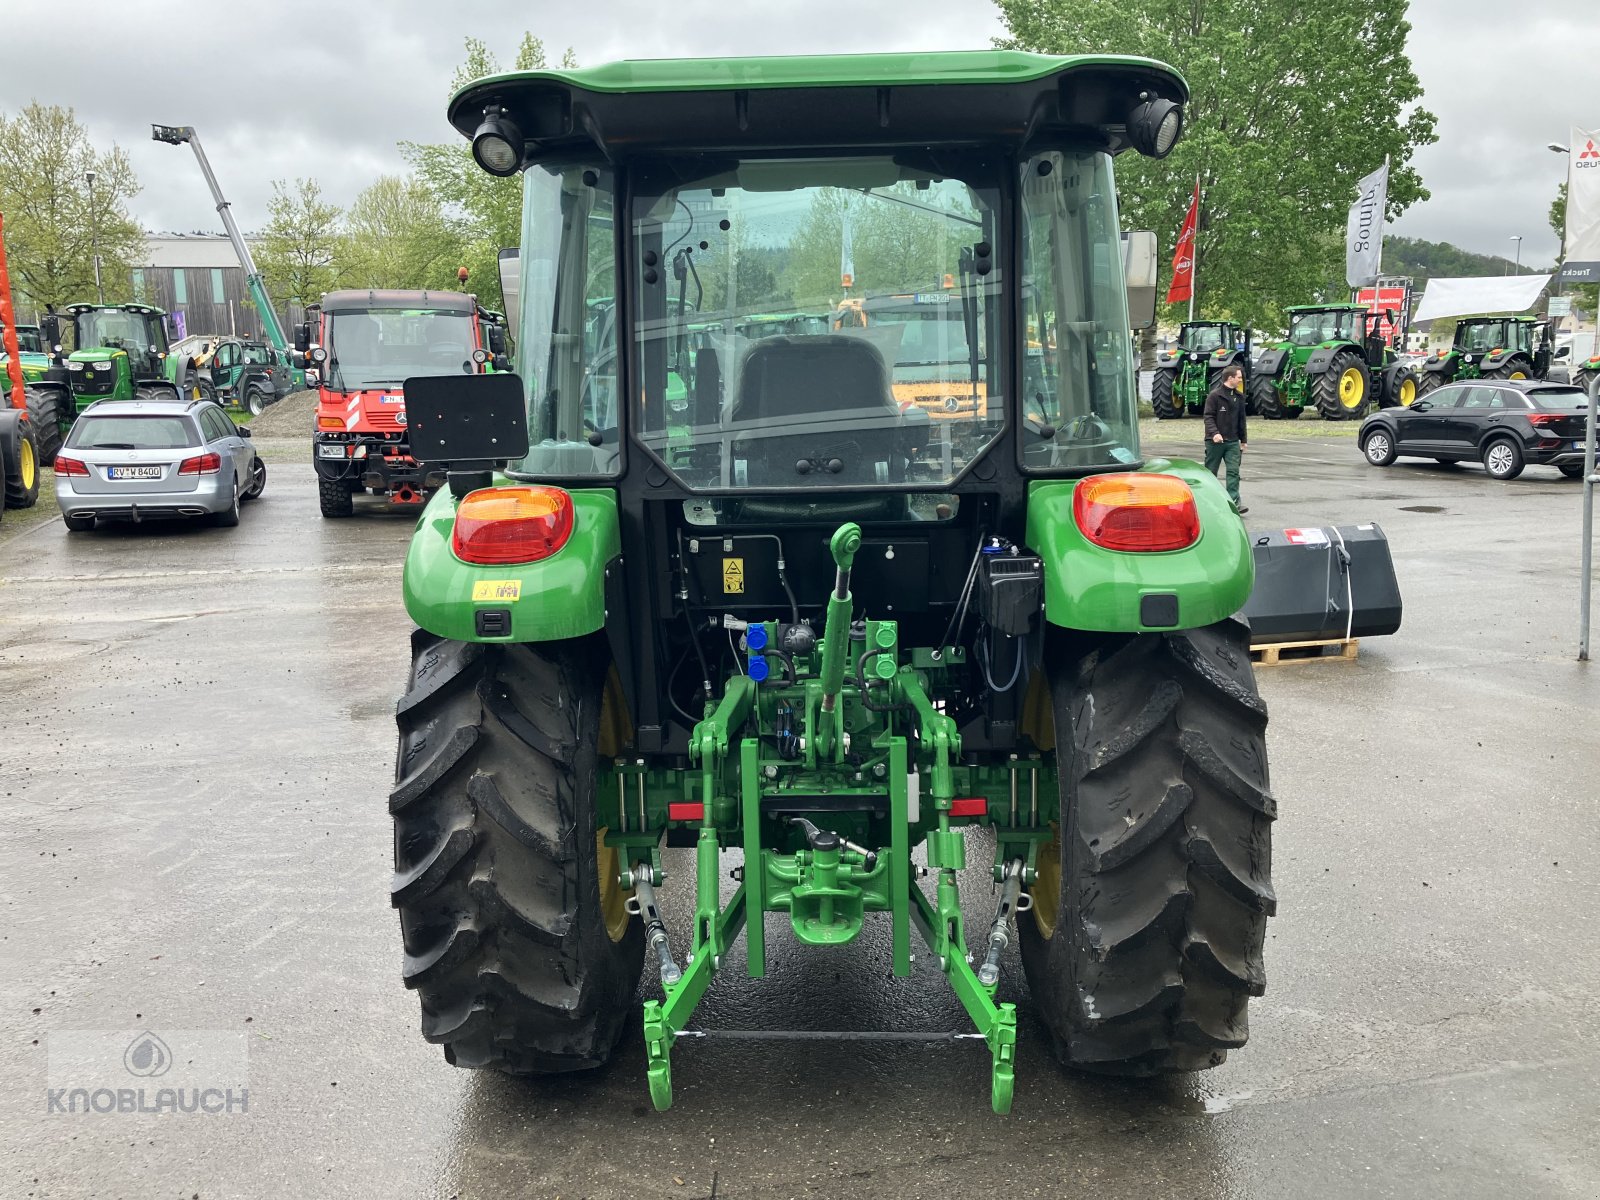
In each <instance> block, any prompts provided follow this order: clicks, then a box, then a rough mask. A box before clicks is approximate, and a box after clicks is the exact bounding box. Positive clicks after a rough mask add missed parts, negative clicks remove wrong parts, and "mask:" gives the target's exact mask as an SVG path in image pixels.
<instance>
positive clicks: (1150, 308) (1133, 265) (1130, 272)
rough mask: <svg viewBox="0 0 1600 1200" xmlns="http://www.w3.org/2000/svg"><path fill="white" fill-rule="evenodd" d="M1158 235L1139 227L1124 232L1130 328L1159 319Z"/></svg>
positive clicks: (1123, 251)
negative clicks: (1157, 317)
mask: <svg viewBox="0 0 1600 1200" xmlns="http://www.w3.org/2000/svg"><path fill="white" fill-rule="evenodd" d="M1156 255H1157V247H1156V235H1155V234H1154V233H1152V232H1151V231H1150V230H1148V229H1136V230H1134V231H1133V232H1132V233H1124V234H1123V235H1122V270H1123V274H1124V276H1125V277H1126V279H1127V285H1128V328H1130V329H1149V328H1151V327H1152V326H1154V325H1155V323H1156Z"/></svg>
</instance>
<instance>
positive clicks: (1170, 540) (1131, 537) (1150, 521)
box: [1072, 473, 1200, 552]
mask: <svg viewBox="0 0 1600 1200" xmlns="http://www.w3.org/2000/svg"><path fill="white" fill-rule="evenodd" d="M1072 518H1073V520H1075V521H1076V522H1077V523H1078V528H1079V529H1080V530H1082V531H1083V536H1084V537H1086V538H1088V539H1089V540H1090V541H1091V542H1093V543H1094V544H1095V545H1097V546H1104V547H1105V548H1106V549H1107V550H1131V551H1144V552H1152V551H1158V550H1182V549H1185V548H1186V547H1189V546H1192V545H1194V544H1195V543H1196V542H1197V541H1199V540H1200V513H1199V512H1198V511H1197V510H1196V508H1195V504H1194V493H1193V492H1192V491H1190V490H1189V485H1188V484H1187V483H1185V482H1184V481H1183V480H1181V479H1179V478H1178V477H1177V476H1176V475H1157V474H1144V473H1138V474H1132V473H1130V474H1126V475H1095V476H1092V477H1090V478H1088V479H1085V480H1084V481H1083V482H1082V483H1080V484H1079V485H1078V489H1077V491H1076V492H1074V493H1073V495H1072Z"/></svg>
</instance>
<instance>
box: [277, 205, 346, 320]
mask: <svg viewBox="0 0 1600 1200" xmlns="http://www.w3.org/2000/svg"><path fill="white" fill-rule="evenodd" d="M341 216H342V213H341V211H340V209H339V206H338V205H336V204H330V203H328V202H327V201H325V200H323V198H322V187H321V185H320V184H318V183H317V181H316V180H315V179H297V180H296V181H295V183H294V186H293V187H290V185H289V183H288V181H287V180H283V179H279V180H275V181H274V182H273V184H272V199H271V200H270V201H268V203H267V225H266V228H265V229H264V230H262V235H261V241H260V244H259V247H258V253H257V255H256V265H257V266H259V267H260V268H261V274H262V276H263V277H264V278H265V279H266V282H267V291H268V292H269V294H271V296H272V298H273V300H274V301H275V302H277V303H278V304H279V305H280V306H285V307H286V306H287V305H288V304H289V303H290V302H294V303H298V304H312V303H314V302H315V301H316V300H317V298H318V297H320V296H321V295H322V293H323V292H326V291H328V290H329V289H330V288H332V287H334V286H335V285H336V283H337V281H338V272H337V270H336V269H335V266H334V258H335V254H336V252H337V250H338V246H339V219H340V217H341Z"/></svg>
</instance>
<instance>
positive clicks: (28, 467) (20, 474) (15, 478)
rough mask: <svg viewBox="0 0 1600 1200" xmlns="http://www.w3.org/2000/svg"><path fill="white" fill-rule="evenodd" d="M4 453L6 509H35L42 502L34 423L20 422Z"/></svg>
mask: <svg viewBox="0 0 1600 1200" xmlns="http://www.w3.org/2000/svg"><path fill="white" fill-rule="evenodd" d="M4 452H5V456H6V473H5V494H6V507H7V508H32V507H33V506H34V505H35V504H37V503H38V502H39V443H38V441H37V440H36V439H35V437H34V433H33V423H32V422H31V421H26V422H25V421H22V420H20V419H19V420H18V422H17V430H16V434H15V435H14V436H13V437H12V438H10V439H9V440H8V443H7V445H6V447H5V451H4Z"/></svg>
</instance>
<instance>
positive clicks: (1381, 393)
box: [1246, 304, 1417, 421]
mask: <svg viewBox="0 0 1600 1200" xmlns="http://www.w3.org/2000/svg"><path fill="white" fill-rule="evenodd" d="M1286 311H1287V312H1288V314H1289V336H1288V338H1287V339H1286V340H1284V341H1282V342H1279V343H1278V344H1276V345H1272V346H1268V347H1267V348H1266V349H1265V350H1263V351H1262V353H1261V355H1260V357H1258V358H1257V359H1256V362H1255V372H1254V374H1253V375H1252V376H1251V379H1250V384H1249V390H1248V393H1247V395H1246V402H1247V404H1248V411H1249V412H1250V413H1251V415H1260V416H1263V417H1266V418H1267V419H1268V420H1269V421H1271V420H1279V419H1285V418H1286V419H1290V420H1292V419H1294V418H1295V417H1298V416H1299V415H1300V414H1301V413H1303V412H1305V411H1307V410H1315V411H1316V412H1317V413H1318V414H1319V415H1320V416H1321V417H1322V419H1323V420H1325V421H1358V420H1360V419H1361V418H1362V417H1364V416H1366V415H1367V413H1368V411H1369V410H1370V409H1371V407H1372V404H1373V401H1374V399H1376V401H1377V403H1378V405H1379V406H1380V407H1382V408H1392V407H1394V406H1395V405H1401V406H1409V405H1410V404H1411V402H1412V401H1413V400H1415V399H1416V396H1417V381H1416V376H1415V374H1414V373H1413V372H1412V370H1411V368H1410V367H1409V366H1407V365H1406V363H1405V362H1404V361H1402V360H1401V359H1400V357H1399V356H1398V355H1397V354H1395V352H1394V351H1393V350H1391V349H1390V348H1389V346H1388V344H1387V343H1386V342H1385V341H1384V339H1383V337H1382V336H1381V335H1380V334H1379V333H1378V331H1377V326H1378V323H1379V321H1380V320H1381V319H1382V317H1381V314H1379V313H1376V312H1372V311H1371V310H1369V309H1367V308H1366V307H1365V306H1363V305H1360V304H1318V305H1309V304H1308V305H1300V306H1296V307H1293V308H1289V309H1287V310H1286ZM1389 320H1390V323H1391V324H1392V323H1393V322H1394V314H1393V313H1390V314H1389Z"/></svg>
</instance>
